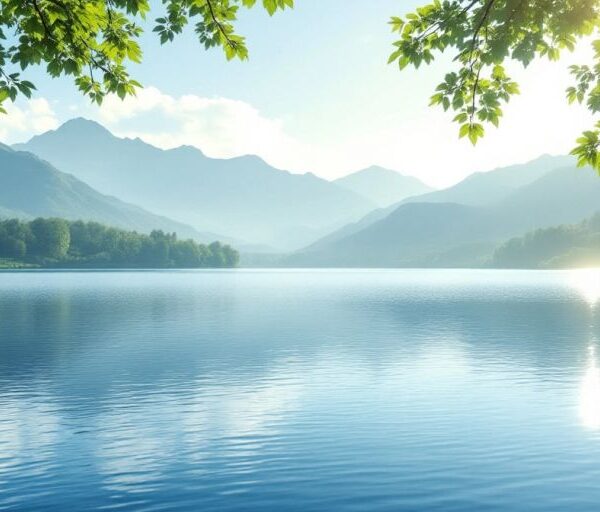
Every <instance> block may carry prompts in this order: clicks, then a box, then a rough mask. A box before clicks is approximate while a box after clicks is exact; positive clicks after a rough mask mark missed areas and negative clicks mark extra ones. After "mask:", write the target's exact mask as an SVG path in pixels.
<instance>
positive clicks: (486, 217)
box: [284, 156, 600, 267]
mask: <svg viewBox="0 0 600 512" xmlns="http://www.w3.org/2000/svg"><path fill="white" fill-rule="evenodd" d="M565 164H566V165H569V164H571V165H569V166H568V167H565ZM598 210H600V179H599V178H598V176H597V175H596V174H595V173H593V172H591V171H590V170H589V169H577V168H575V167H574V166H573V160H572V159H570V158H568V157H550V156H544V157H541V158H539V159H537V160H535V161H533V162H530V163H528V164H523V165H519V166H512V167H509V168H503V169H498V170H495V171H490V172H488V173H479V174H476V175H472V176H470V177H469V178H467V179H466V180H464V181H463V182H461V183H459V184H458V185H456V186H454V187H451V188H449V189H446V190H442V191H437V192H432V193H429V194H424V195H421V196H417V197H412V198H410V199H408V200H405V201H403V202H401V203H400V204H399V205H394V206H392V207H388V208H387V209H380V210H376V211H374V212H372V213H370V214H369V215H368V216H366V217H365V218H363V219H362V220H361V221H359V222H358V223H354V224H350V225H347V226H344V227H343V228H341V229H340V230H337V231H336V232H333V233H331V234H329V235H328V236H326V237H324V238H323V239H321V240H319V241H317V242H316V243H314V244H312V245H310V246H309V247H307V248H305V249H304V250H302V251H299V252H297V253H295V254H293V255H291V256H289V257H288V258H287V259H285V260H284V264H286V265H299V266H367V267H368V266H480V265H482V264H484V262H485V261H487V259H489V257H490V255H491V254H492V253H493V251H494V249H495V247H496V246H497V245H498V244H499V243H501V242H503V241H504V240H506V239H507V238H510V237H514V236H519V235H522V234H524V233H526V232H527V231H529V230H531V229H536V228H544V227H548V226H552V225H556V224H562V223H571V222H578V221H581V220H583V219H584V218H586V217H588V216H590V215H592V214H593V213H595V212H596V211H598Z"/></svg>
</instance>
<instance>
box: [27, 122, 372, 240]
mask: <svg viewBox="0 0 600 512" xmlns="http://www.w3.org/2000/svg"><path fill="white" fill-rule="evenodd" d="M18 147H19V148H26V149H27V150H29V151H32V152H34V153H35V154H37V155H39V156H41V157H42V158H45V159H47V160H48V161H50V162H51V163H52V164H54V165H56V166H57V167H58V168H60V169H61V170H63V171H65V172H69V173H72V174H73V175H75V176H76V177H77V178H79V179H81V180H83V181H85V182H86V183H88V184H89V185H91V186H92V187H94V188H95V189H97V190H99V191H100V192H102V193H106V194H110V195H114V196H116V197H119V198H120V199H123V200H126V201H130V202H132V203H134V204H139V205H140V206H143V207H145V208H148V209H151V210H152V211H154V212H157V213H160V214H162V215H167V216H169V217H171V218H174V219H177V220H179V221H182V222H186V223H189V224H191V225H193V226H194V227H197V228H200V229H203V230H209V231H216V232H219V233H226V234H229V235H230V236H234V237H237V238H241V239H244V240H248V241H249V242H252V243H255V244H266V245H271V246H276V247H277V246H279V247H280V248H282V247H284V248H297V247H301V246H302V245H306V244H308V243H310V241H313V240H315V239H317V238H318V237H320V236H322V235H324V234H325V233H327V232H329V231H331V230H333V229H334V228H336V227H339V226H341V225H343V224H345V223H347V222H350V221H352V220H356V219H358V218H360V217H361V216H362V215H364V214H365V213H367V212H368V211H370V210H372V209H373V208H375V205H374V204H373V203H372V202H371V201H369V200H368V199H365V198H364V197H362V196H360V195H358V194H356V193H354V192H352V191H349V190H346V189H344V188H342V187H340V186H338V185H336V184H334V183H331V182H328V181H326V180H323V179H321V178H318V177H317V176H315V175H313V174H310V173H307V174H303V175H299V174H291V173H289V172H286V171H281V170H278V169H274V168H272V167H271V166H269V165H268V164H266V163H265V162H264V161H263V160H261V159H260V158H258V157H255V156H245V157H239V158H232V159H228V160H219V159H213V158H208V157H206V156H205V155H203V154H202V152H201V151H199V150H198V149H196V148H192V147H187V146H184V147H179V148H177V149H173V150H167V151H163V150H161V149H158V148H155V147H153V146H151V145H149V144H146V143H144V142H142V141H141V140H139V139H135V140H132V139H120V138H117V137H115V136H113V135H112V134H111V133H110V132H109V131H108V130H106V129H105V128H103V127H102V126H100V125H99V124H97V123H95V122H92V121H87V120H84V119H74V120H71V121H69V122H67V123H65V124H64V125H62V126H61V127H60V128H59V129H58V130H56V131H51V132H47V133H45V134H43V135H40V136H37V137H34V138H33V139H32V140H30V141H29V142H28V143H26V144H24V145H19V146H18ZM284 234H285V235H286V236H287V237H288V238H287V240H285V243H283V244H282V243H280V240H283V235H284Z"/></svg>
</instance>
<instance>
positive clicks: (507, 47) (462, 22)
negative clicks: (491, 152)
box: [389, 0, 600, 171]
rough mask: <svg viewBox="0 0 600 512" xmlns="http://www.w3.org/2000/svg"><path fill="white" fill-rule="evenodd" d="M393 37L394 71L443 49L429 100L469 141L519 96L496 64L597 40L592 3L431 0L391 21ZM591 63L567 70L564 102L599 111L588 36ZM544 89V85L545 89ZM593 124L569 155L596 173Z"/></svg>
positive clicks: (597, 66) (599, 59)
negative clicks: (445, 69) (441, 71)
mask: <svg viewBox="0 0 600 512" xmlns="http://www.w3.org/2000/svg"><path fill="white" fill-rule="evenodd" d="M390 23H391V25H392V30H393V31H395V32H397V33H398V34H399V39H398V40H397V41H396V42H395V43H394V51H393V53H392V54H391V55H390V58H389V62H390V63H391V62H396V63H397V64H398V66H399V67H400V69H404V68H405V67H407V66H409V65H412V66H414V67H415V68H418V67H420V66H421V65H422V64H429V63H431V62H432V61H433V60H434V59H435V57H436V56H437V55H439V54H441V53H443V52H446V51H451V52H453V57H454V61H453V62H454V69H453V70H452V71H450V72H449V73H447V74H446V76H445V78H444V80H443V82H442V83H440V84H439V85H438V87H437V89H436V91H435V93H434V94H433V96H432V97H431V104H432V105H440V106H441V107H442V108H443V109H444V110H453V111H455V112H456V116H455V117H454V121H456V122H457V123H458V124H459V125H460V128H459V136H460V137H468V138H469V139H470V140H471V142H472V143H473V144H475V143H476V142H477V141H478V139H479V138H481V137H482V136H483V135H484V133H485V124H486V123H489V124H492V125H495V126H498V124H499V122H500V118H501V117H502V107H503V105H504V104H506V103H507V102H508V101H509V100H510V98H511V96H513V95H515V94H518V93H519V86H518V84H517V83H516V82H515V81H513V80H512V79H511V78H510V77H509V76H508V74H507V72H506V69H505V67H504V64H505V62H506V61H508V60H513V61H517V62H520V63H522V64H523V65H525V66H527V65H528V64H530V63H531V62H532V61H533V60H534V59H537V58H540V57H543V58H548V59H550V60H558V59H559V58H560V56H561V53H563V52H564V51H565V50H567V51H572V50H574V49H575V46H576V44H577V42H578V41H579V40H581V39H583V38H586V37H589V36H594V35H595V34H596V35H597V32H598V28H599V27H600V2H599V1H598V0H443V1H442V0H434V1H433V2H432V3H430V4H427V5H424V6H423V7H420V8H418V9H417V10H416V11H414V12H411V13H409V14H407V15H406V16H404V17H403V18H400V17H393V18H392V19H391V21H390ZM592 44H593V47H594V50H595V56H594V62H593V63H591V64H589V63H588V64H582V65H576V66H572V67H571V73H572V75H573V81H574V82H573V85H572V86H571V87H569V88H568V90H567V91H566V95H567V100H568V101H569V102H571V103H572V102H576V101H577V102H579V103H585V104H586V105H587V108H589V110H591V111H592V112H594V113H596V112H599V111H600V39H594V40H593V42H592ZM550 85H551V84H550ZM599 147H600V123H599V124H597V125H596V126H595V127H593V128H592V129H591V130H589V131H586V132H584V133H583V134H582V136H581V137H580V138H579V139H578V140H577V146H576V147H575V148H574V149H573V154H574V155H576V156H577V157H578V162H579V165H582V166H583V165H588V164H590V165H592V166H593V167H594V168H595V169H596V170H599V171H600V157H599V155H598V150H599Z"/></svg>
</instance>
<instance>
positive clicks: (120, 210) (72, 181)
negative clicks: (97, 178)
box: [0, 146, 215, 241]
mask: <svg viewBox="0 0 600 512" xmlns="http://www.w3.org/2000/svg"><path fill="white" fill-rule="evenodd" d="M0 215H2V216H4V217H9V216H17V217H30V218H31V217H63V218H65V219H70V220H77V219H81V220H94V221H98V222H102V223H105V224H108V225H111V226H115V227H119V228H125V229H132V230H137V231H140V232H149V231H151V230H153V229H162V230H164V231H169V232H176V233H177V234H178V235H179V236H180V237H183V238H195V239H197V240H200V241H213V240H215V238H214V236H213V235H209V234H202V233H199V232H198V231H196V230H194V229H192V228H191V227H189V226H186V225H184V224H181V223H179V222H175V221H172V220H170V219H167V218H165V217H160V216H158V215H154V214H152V213H149V212H147V211H145V210H143V209H142V208H138V207H137V206H133V205H131V204H127V203H124V202H122V201H119V200H118V199H116V198H114V197H109V196H105V195H102V194H100V193H98V192H96V191H95V190H94V189H92V188H91V187H89V186H88V185H86V184H85V183H83V182H81V181H79V180H78V179H76V178H74V177H73V176H71V175H69V174H65V173H63V172H60V171H58V170H57V169H55V168H54V167H52V166H51V165H50V164H48V163H47V162H45V161H43V160H41V159H39V158H38V157H36V156H35V155H32V154H31V153H26V152H23V151H14V150H12V149H10V148H8V147H7V146H1V147H0Z"/></svg>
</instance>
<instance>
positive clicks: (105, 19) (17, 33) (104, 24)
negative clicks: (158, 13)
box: [0, 0, 293, 113]
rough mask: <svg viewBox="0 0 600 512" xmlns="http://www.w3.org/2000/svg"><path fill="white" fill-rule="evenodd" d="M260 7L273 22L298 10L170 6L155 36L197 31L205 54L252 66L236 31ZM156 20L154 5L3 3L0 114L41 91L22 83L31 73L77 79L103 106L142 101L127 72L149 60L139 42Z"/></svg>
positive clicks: (144, 1)
mask: <svg viewBox="0 0 600 512" xmlns="http://www.w3.org/2000/svg"><path fill="white" fill-rule="evenodd" d="M257 3H262V6H263V7H264V9H266V11H267V12H268V13H269V14H270V15H272V14H274V13H275V12H276V11H277V10H282V9H285V8H287V7H293V0H163V6H164V7H163V8H164V15H163V16H162V17H159V18H158V19H157V20H156V23H155V28H154V32H156V33H157V34H158V37H159V38H160V41H161V43H166V42H168V41H172V40H173V39H174V37H175V36H176V35H177V34H180V33H181V32H182V31H183V29H184V28H185V27H186V26H187V25H188V24H193V26H194V30H195V32H196V34H197V36H198V39H199V40H200V42H201V43H202V44H203V45H204V47H205V48H207V49H208V48H213V47H221V48H222V49H223V51H224V52H225V55H226V57H227V59H233V58H239V59H246V58H247V57H248V50H247V48H246V44H245V40H244V38H243V37H242V36H240V35H239V34H237V33H236V32H235V29H234V25H233V24H234V22H235V21H236V19H237V14H238V10H239V8H240V7H245V8H252V7H254V6H255V4H257ZM149 14H150V1H149V0H0V112H3V113H5V109H4V108H3V107H2V104H3V103H4V102H5V101H6V100H9V99H10V100H12V101H14V100H15V99H16V98H17V96H18V95H19V94H22V95H24V96H26V97H30V96H31V93H32V91H33V90H34V89H35V86H34V84H33V83H32V82H30V81H28V80H26V79H25V78H24V77H23V75H24V72H25V71H26V70H27V68H28V67H29V66H32V65H45V67H46V70H47V72H48V74H50V75H51V76H53V77H58V76H63V75H70V76H72V77H73V78H74V80H75V83H76V85H77V87H78V88H79V90H80V91H81V92H83V93H84V94H86V95H87V96H89V97H90V98H91V99H92V101H94V102H96V103H101V102H102V99H103V98H104V96H106V94H108V93H114V94H117V95H118V96H119V97H120V98H124V97H125V96H127V95H131V94H135V90H136V88H138V87H140V84H139V83H138V82H137V81H135V80H134V79H132V78H131V77H130V75H129V73H128V72H127V64H128V63H131V62H135V63H137V62H140V61H141V59H142V50H141V48H140V45H139V42H138V41H139V37H140V35H141V34H142V27H141V24H142V23H143V22H144V20H146V18H147V17H148V16H149Z"/></svg>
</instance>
